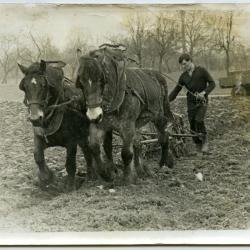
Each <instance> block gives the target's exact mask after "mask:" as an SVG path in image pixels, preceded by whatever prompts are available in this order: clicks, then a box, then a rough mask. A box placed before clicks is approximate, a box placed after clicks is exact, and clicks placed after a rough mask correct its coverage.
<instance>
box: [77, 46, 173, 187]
mask: <svg viewBox="0 0 250 250" xmlns="http://www.w3.org/2000/svg"><path fill="white" fill-rule="evenodd" d="M118 52H119V51H118ZM76 86H77V87H80V88H81V89H82V91H83V94H84V97H85V99H86V105H87V117H88V118H89V120H90V121H91V125H90V147H91V149H92V151H93V153H94V155H95V157H94V158H95V160H96V163H97V166H98V169H99V172H100V173H107V174H109V172H110V171H109V169H107V168H106V165H104V164H103V161H102V158H101V157H100V145H101V142H102V137H103V136H104V135H105V134H106V132H107V131H112V130H116V131H117V132H119V134H120V136H121V139H122V141H123V146H122V152H121V156H122V160H123V163H124V179H125V181H126V183H131V182H134V181H135V180H136V177H137V175H138V174H139V175H140V174H142V173H143V172H144V170H145V169H143V167H142V166H141V164H140V160H139V157H138V154H137V153H138V152H137V150H136V147H135V142H136V129H138V128H140V127H142V126H143V125H145V124H147V123H148V122H153V123H154V125H155V127H156V128H157V131H158V139H159V143H160V145H161V149H162V150H161V159H160V163H159V165H160V167H162V166H163V165H167V166H169V167H172V166H173V159H172V156H171V155H170V153H169V152H168V151H169V138H168V134H167V133H166V132H165V128H166V125H167V121H168V119H169V118H172V113H171V111H170V105H169V102H168V97H167V96H168V90H167V83H166V80H165V78H164V77H163V76H162V75H161V74H160V73H159V72H157V71H154V70H149V69H138V68H136V69H134V68H128V67H126V60H125V58H124V57H123V53H122V52H121V53H117V51H115V53H114V50H112V49H110V48H107V47H106V48H101V49H98V50H95V51H92V52H90V53H89V54H88V55H86V56H81V57H79V69H78V78H77V82H76ZM133 149H134V150H135V151H134V150H133ZM133 157H134V161H132V159H133Z"/></svg>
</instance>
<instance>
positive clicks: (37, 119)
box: [29, 112, 44, 127]
mask: <svg viewBox="0 0 250 250" xmlns="http://www.w3.org/2000/svg"><path fill="white" fill-rule="evenodd" d="M43 118H44V115H43V112H39V113H38V114H36V115H30V116H29V120H30V122H31V123H32V124H33V125H34V126H35V127H38V126H41V125H42V123H43Z"/></svg>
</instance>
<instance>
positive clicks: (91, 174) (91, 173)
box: [79, 138, 97, 180]
mask: <svg viewBox="0 0 250 250" xmlns="http://www.w3.org/2000/svg"><path fill="white" fill-rule="evenodd" d="M79 146H80V147H81V150H82V152H83V155H84V158H85V161H86V164H87V179H88V180H96V179H97V174H96V171H95V168H94V165H93V156H92V153H91V149H90V146H89V143H88V140H87V138H86V139H84V141H83V142H80V143H79Z"/></svg>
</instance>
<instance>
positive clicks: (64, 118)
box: [18, 61, 95, 191]
mask: <svg viewBox="0 0 250 250" xmlns="http://www.w3.org/2000/svg"><path fill="white" fill-rule="evenodd" d="M18 66H19V68H20V70H21V71H22V73H23V74H24V78H23V79H22V80H21V82H20V84H19V88H20V89H21V90H22V91H24V93H25V98H24V104H25V105H26V106H27V107H28V119H29V120H30V122H31V123H32V125H33V131H34V158H35V162H36V164H37V166H38V169H39V171H38V177H39V178H38V179H39V183H40V184H41V187H46V186H48V185H49V184H51V183H52V181H53V176H54V175H53V173H52V171H51V170H50V169H49V168H48V166H47V165H46V162H45V157H44V151H45V149H46V148H48V147H54V146H61V147H65V148H66V151H67V155H66V164H65V166H66V171H67V173H68V177H67V182H66V188H67V189H68V191H70V190H72V189H74V188H75V173H76V152H77V145H79V146H80V148H81V149H82V151H83V154H84V156H85V159H86V163H87V176H88V177H89V178H92V177H94V176H95V173H94V169H93V166H92V157H91V152H90V149H89V145H88V135H89V120H88V119H87V117H86V115H83V114H84V113H86V110H85V102H84V99H83V96H82V93H81V91H80V90H79V89H77V88H75V86H70V84H66V83H65V82H64V73H63V70H62V67H63V66H65V63H63V62H58V63H57V64H56V67H53V66H52V65H50V64H49V63H46V62H45V61H41V62H40V63H33V64H32V65H30V66H29V67H25V66H23V65H20V64H18Z"/></svg>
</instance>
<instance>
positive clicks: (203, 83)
mask: <svg viewBox="0 0 250 250" xmlns="http://www.w3.org/2000/svg"><path fill="white" fill-rule="evenodd" d="M183 86H185V87H186V89H187V90H188V92H187V101H188V102H196V98H195V96H194V94H195V93H196V92H198V93H200V92H202V91H205V92H206V94H205V97H206V99H208V95H209V93H210V92H211V91H212V90H213V89H214V88H215V82H214V80H213V78H212V77H211V75H210V74H209V73H208V72H207V70H206V69H205V68H203V67H200V66H197V67H195V68H194V71H193V74H192V76H190V75H189V74H188V72H183V73H182V75H181V76H180V78H179V81H178V84H177V85H176V86H175V88H174V89H173V90H172V92H171V93H170V95H169V101H170V102H171V101H173V100H174V99H175V98H176V96H177V95H178V93H179V92H180V91H181V89H182V87H183Z"/></svg>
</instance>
